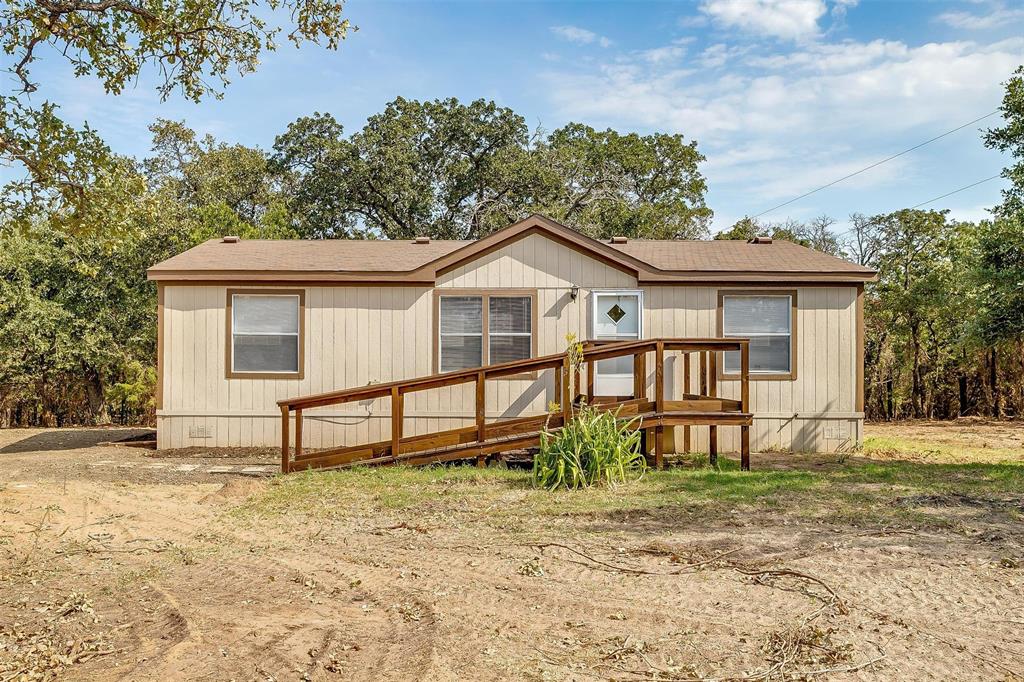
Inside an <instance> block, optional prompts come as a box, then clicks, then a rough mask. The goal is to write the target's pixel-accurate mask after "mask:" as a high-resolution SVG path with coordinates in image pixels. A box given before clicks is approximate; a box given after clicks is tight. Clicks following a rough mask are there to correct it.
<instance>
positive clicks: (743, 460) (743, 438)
mask: <svg viewBox="0 0 1024 682" xmlns="http://www.w3.org/2000/svg"><path fill="white" fill-rule="evenodd" d="M740 410H741V411H742V412H744V413H748V412H750V342H749V341H743V342H742V343H740ZM740 469H741V470H743V471H750V427H749V426H741V427H740Z"/></svg>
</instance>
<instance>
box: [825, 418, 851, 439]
mask: <svg viewBox="0 0 1024 682" xmlns="http://www.w3.org/2000/svg"><path fill="white" fill-rule="evenodd" d="M849 437H850V429H849V426H848V425H847V424H846V422H837V423H834V424H829V425H827V426H826V427H825V440H845V439H847V438H849Z"/></svg>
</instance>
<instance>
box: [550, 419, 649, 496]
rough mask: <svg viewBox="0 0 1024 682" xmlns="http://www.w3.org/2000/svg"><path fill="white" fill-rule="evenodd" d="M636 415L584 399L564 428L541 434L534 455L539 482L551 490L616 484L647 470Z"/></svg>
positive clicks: (636, 476) (639, 475)
mask: <svg viewBox="0 0 1024 682" xmlns="http://www.w3.org/2000/svg"><path fill="white" fill-rule="evenodd" d="M636 427H637V424H636V419H632V420H629V421H623V420H620V419H619V418H618V412H617V411H616V412H615V413H612V412H607V411H602V410H598V409H596V408H594V407H590V406H587V405H584V406H583V407H582V408H581V409H580V411H579V412H578V413H577V414H576V415H575V416H574V417H573V418H572V419H571V420H570V421H569V423H568V424H566V425H565V427H563V428H562V429H561V430H559V431H556V432H554V433H551V432H548V431H545V432H544V433H542V434H541V436H540V452H538V453H537V455H536V456H534V458H533V482H534V484H535V485H537V486H540V487H542V488H547V489H549V490H557V489H558V488H568V489H577V488H589V487H590V486H593V485H598V484H607V485H616V484H619V483H625V482H627V481H631V480H635V479H638V478H640V477H641V476H643V473H644V471H646V469H647V463H646V461H645V460H644V456H643V454H642V453H641V452H640V431H639V430H638V429H637V428H636Z"/></svg>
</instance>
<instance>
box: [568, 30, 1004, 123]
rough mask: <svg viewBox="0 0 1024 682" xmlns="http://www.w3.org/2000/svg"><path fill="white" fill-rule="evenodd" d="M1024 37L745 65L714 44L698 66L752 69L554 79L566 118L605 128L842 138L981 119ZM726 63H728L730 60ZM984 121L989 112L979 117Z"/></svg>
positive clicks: (614, 68)
mask: <svg viewBox="0 0 1024 682" xmlns="http://www.w3.org/2000/svg"><path fill="white" fill-rule="evenodd" d="M1022 51H1024V39H1012V40H1007V41H1002V42H999V43H994V44H991V45H981V44H977V43H973V42H969V41H959V42H948V43H928V44H925V45H921V46H916V47H912V46H908V45H906V44H905V43H901V42H894V41H882V40H878V41H872V42H869V43H858V42H844V43H840V44H834V45H824V44H817V43H815V44H813V45H810V46H808V47H805V48H802V49H799V50H795V51H791V52H787V53H776V54H766V53H764V52H763V51H762V52H758V54H757V55H756V56H750V55H747V56H746V57H743V56H740V55H737V54H736V51H735V50H734V49H733V48H730V47H728V46H724V45H723V46H711V47H709V48H707V49H706V50H705V51H704V53H702V54H701V55H700V57H699V58H698V59H697V61H698V63H699V64H700V65H701V66H705V67H708V66H710V65H712V64H716V63H721V62H722V61H723V60H724V59H726V58H731V59H734V60H736V59H739V60H743V62H742V65H743V66H745V67H746V68H742V69H740V68H734V69H733V70H732V71H730V72H729V73H727V74H725V75H721V74H716V75H715V77H714V78H710V77H709V78H702V77H701V74H697V75H696V76H695V77H691V73H690V72H688V71H682V70H679V69H676V68H665V65H664V64H659V63H651V62H648V61H647V60H644V59H628V58H622V59H618V60H616V61H615V62H613V63H608V64H604V65H600V66H598V67H596V68H594V69H591V70H589V71H582V72H570V73H559V74H552V75H551V77H552V78H553V79H556V80H557V82H558V83H559V87H558V88H555V89H553V90H552V91H551V92H552V96H553V97H555V98H556V104H558V105H559V106H560V107H561V108H562V110H563V111H564V113H565V114H566V115H567V116H570V117H573V116H575V117H579V116H584V117H592V118H597V119H601V120H603V121H605V122H608V123H622V124H628V125H640V126H646V127H650V128H655V129H659V130H665V129H668V130H679V131H686V132H687V133H688V134H692V135H696V136H697V137H698V139H701V140H702V141H703V140H705V139H714V138H716V136H719V135H723V134H732V133H733V132H736V131H744V132H745V133H747V134H793V133H796V134H799V135H803V134H807V133H808V131H810V130H814V131H816V132H819V133H820V132H824V131H835V130H843V129H846V128H847V127H853V128H855V129H857V130H869V131H870V130H885V131H888V132H894V131H899V130H906V129H908V128H913V127H915V126H919V125H923V124H929V123H932V122H944V121H950V120H956V119H958V118H964V120H968V119H970V118H972V117H973V116H971V114H974V116H977V115H978V113H977V112H979V111H980V110H983V109H986V108H987V107H988V106H989V105H991V106H993V107H994V106H995V105H996V103H998V101H999V97H1000V95H1001V85H1000V82H1001V81H1002V80H1004V79H1005V78H1006V77H1007V76H1009V74H1010V73H1011V72H1012V71H1013V69H1014V67H1015V66H1016V65H1017V64H1018V63H1019V61H1020V54H1021V52H1022ZM725 55H728V57H726V56H725ZM981 113H984V112H983V111H982V112H981Z"/></svg>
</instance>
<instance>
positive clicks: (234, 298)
mask: <svg viewBox="0 0 1024 682" xmlns="http://www.w3.org/2000/svg"><path fill="white" fill-rule="evenodd" d="M303 298H304V296H303V292H301V291H273V292H269V291H249V292H236V291H228V325H229V327H228V333H229V339H230V340H229V344H228V376H229V377H239V376H243V377H244V376H249V377H251V376H253V375H261V376H264V375H269V376H270V377H281V378H301V375H302V308H303Z"/></svg>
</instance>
